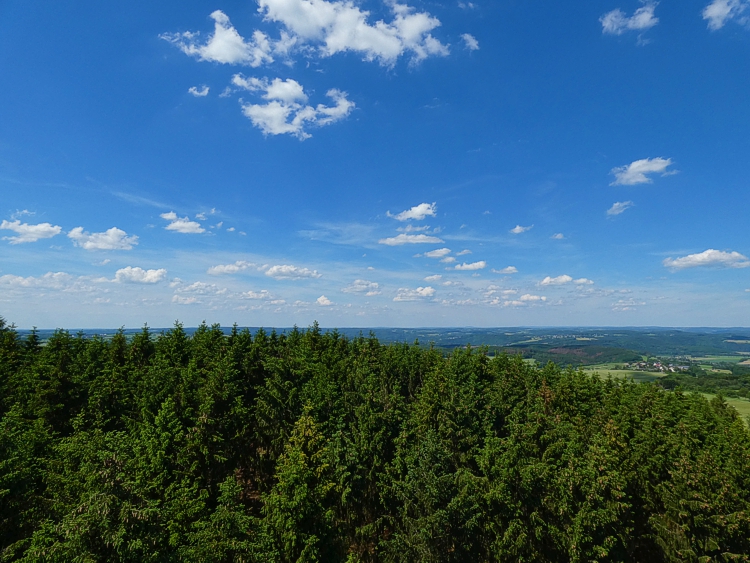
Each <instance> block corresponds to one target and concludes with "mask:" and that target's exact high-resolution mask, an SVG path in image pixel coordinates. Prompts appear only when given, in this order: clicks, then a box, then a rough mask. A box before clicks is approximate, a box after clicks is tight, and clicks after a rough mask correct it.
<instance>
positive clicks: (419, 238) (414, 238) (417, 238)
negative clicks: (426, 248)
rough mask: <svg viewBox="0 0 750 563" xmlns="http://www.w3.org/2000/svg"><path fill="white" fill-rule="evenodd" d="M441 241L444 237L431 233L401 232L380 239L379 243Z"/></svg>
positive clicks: (393, 244)
mask: <svg viewBox="0 0 750 563" xmlns="http://www.w3.org/2000/svg"><path fill="white" fill-rule="evenodd" d="M440 242H443V239H441V238H438V237H433V236H430V235H407V234H404V233H401V234H400V235H397V236H395V237H389V238H382V239H380V240H379V241H378V244H385V245H386V246H401V245H404V244H437V243H440Z"/></svg>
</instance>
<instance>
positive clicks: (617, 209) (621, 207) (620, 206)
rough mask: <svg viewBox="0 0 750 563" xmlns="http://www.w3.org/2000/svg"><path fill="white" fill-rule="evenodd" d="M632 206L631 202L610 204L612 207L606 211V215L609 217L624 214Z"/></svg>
mask: <svg viewBox="0 0 750 563" xmlns="http://www.w3.org/2000/svg"><path fill="white" fill-rule="evenodd" d="M634 205H635V204H634V203H633V202H632V201H617V202H615V203H613V204H612V207H610V208H609V209H607V215H609V216H610V217H611V216H613V215H619V214H620V213H624V212H625V211H627V210H628V209H630V208H631V207H633V206H634Z"/></svg>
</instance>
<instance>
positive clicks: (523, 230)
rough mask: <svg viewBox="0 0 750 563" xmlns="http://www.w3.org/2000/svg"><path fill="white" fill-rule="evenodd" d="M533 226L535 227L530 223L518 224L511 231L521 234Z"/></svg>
mask: <svg viewBox="0 0 750 563" xmlns="http://www.w3.org/2000/svg"><path fill="white" fill-rule="evenodd" d="M533 228H534V225H529V226H528V227H522V226H521V225H516V226H515V227H513V228H512V229H511V230H510V232H511V233H513V234H514V235H520V234H521V233H525V232H526V231H530V230H531V229H533Z"/></svg>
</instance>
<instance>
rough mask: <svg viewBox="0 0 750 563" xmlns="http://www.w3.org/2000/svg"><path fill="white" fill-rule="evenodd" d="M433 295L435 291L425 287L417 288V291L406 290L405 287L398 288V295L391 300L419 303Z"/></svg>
mask: <svg viewBox="0 0 750 563" xmlns="http://www.w3.org/2000/svg"><path fill="white" fill-rule="evenodd" d="M433 295H435V289H434V288H432V287H430V286H427V287H418V288H417V289H408V288H406V287H400V288H399V290H398V294H397V295H396V297H394V298H393V300H394V301H419V300H420V299H424V298H426V297H432V296H433Z"/></svg>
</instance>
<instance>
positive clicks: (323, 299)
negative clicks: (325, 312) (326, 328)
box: [315, 295, 333, 307]
mask: <svg viewBox="0 0 750 563" xmlns="http://www.w3.org/2000/svg"><path fill="white" fill-rule="evenodd" d="M315 302H316V303H317V304H318V305H320V306H321V307H330V306H331V305H333V301H331V300H330V299H328V297H326V296H325V295H321V296H320V297H318V298H317V299H316V300H315Z"/></svg>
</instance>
